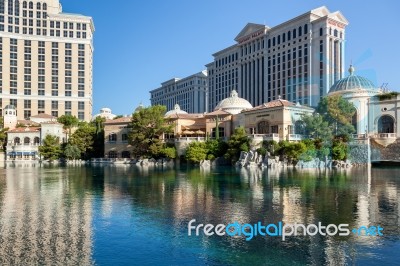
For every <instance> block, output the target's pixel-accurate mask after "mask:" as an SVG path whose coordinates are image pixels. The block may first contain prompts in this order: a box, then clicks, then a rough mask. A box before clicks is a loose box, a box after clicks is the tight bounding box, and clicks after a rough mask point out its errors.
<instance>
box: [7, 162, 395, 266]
mask: <svg viewBox="0 0 400 266" xmlns="http://www.w3.org/2000/svg"><path fill="white" fill-rule="evenodd" d="M399 177H400V170H399V169H376V168H373V169H371V168H369V169H367V168H360V169H353V170H339V171H319V170H309V171H304V170H302V171H297V170H293V169H275V170H270V171H267V170H259V169H251V170H249V169H240V170H236V169H232V168H219V169H212V168H211V169H197V168H178V169H163V170H155V169H154V168H142V167H94V168H87V167H82V168H79V167H78V168H63V169H60V168H55V169H43V168H33V169H29V168H7V169H4V170H0V200H1V210H0V215H1V218H0V219H1V223H0V230H1V235H0V262H8V263H12V264H31V263H40V264H54V263H55V262H61V263H64V264H65V263H66V264H91V263H95V264H96V263H98V264H111V263H116V264H124V263H133V261H134V262H135V263H137V264H149V263H157V264H160V263H161V264H217V265H219V264H223V265H226V264H230V265H241V264H246V265H249V264H271V265H274V264H278V263H279V264H287V265H296V264H299V265H303V264H315V265H322V264H329V263H330V264H333V265H342V264H353V263H357V264H359V263H362V264H368V263H371V261H370V259H371V258H373V259H374V263H394V262H395V261H397V260H396V250H397V249H398V246H399V245H400V242H399V233H400V230H399V225H400V218H399V214H400V205H399V200H400V190H399V187H400V180H399ZM191 219H196V220H197V221H198V223H212V224H215V225H216V224H219V223H223V224H227V223H231V222H235V221H237V222H240V223H256V222H258V221H261V222H263V223H265V224H267V223H277V222H279V221H283V222H285V223H304V224H310V223H318V222H321V223H322V224H324V225H327V224H340V223H347V224H350V228H356V227H359V226H370V225H381V226H382V227H384V234H385V235H384V237H379V238H378V237H359V236H353V235H351V236H349V237H339V236H313V237H292V238H289V239H288V240H287V241H284V242H283V241H282V240H281V239H280V238H273V237H260V236H259V237H256V238H254V239H253V240H251V241H250V242H246V241H245V239H244V238H243V237H234V238H230V237H216V236H213V237H204V236H200V237H188V236H187V223H188V222H189V221H190V220H191ZM114 254H123V256H115V255H114Z"/></svg>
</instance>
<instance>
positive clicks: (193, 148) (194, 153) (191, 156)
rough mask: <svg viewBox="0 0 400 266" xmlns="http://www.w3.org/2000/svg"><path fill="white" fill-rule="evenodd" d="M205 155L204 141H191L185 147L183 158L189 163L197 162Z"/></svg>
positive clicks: (204, 157)
mask: <svg viewBox="0 0 400 266" xmlns="http://www.w3.org/2000/svg"><path fill="white" fill-rule="evenodd" d="M206 157H207V148H206V144H205V143H204V142H198V141H195V142H191V143H189V145H188V147H187V149H186V155H185V158H186V160H187V161H189V162H191V163H199V162H201V161H203V160H205V159H206Z"/></svg>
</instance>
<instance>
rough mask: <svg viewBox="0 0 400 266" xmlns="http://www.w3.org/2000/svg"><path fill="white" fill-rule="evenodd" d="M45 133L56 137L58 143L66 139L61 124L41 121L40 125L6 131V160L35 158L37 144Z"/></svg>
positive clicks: (37, 154) (37, 148)
mask: <svg viewBox="0 0 400 266" xmlns="http://www.w3.org/2000/svg"><path fill="white" fill-rule="evenodd" d="M47 135H53V136H56V137H58V139H59V141H60V143H65V142H66V141H67V134H66V132H65V131H64V129H63V125H62V124H60V123H57V122H43V123H41V124H40V127H25V128H22V127H20V128H15V129H12V130H9V131H8V132H7V146H6V160H11V161H13V160H36V159H38V158H39V146H40V145H41V144H42V141H43V139H44V138H45V137H46V136H47Z"/></svg>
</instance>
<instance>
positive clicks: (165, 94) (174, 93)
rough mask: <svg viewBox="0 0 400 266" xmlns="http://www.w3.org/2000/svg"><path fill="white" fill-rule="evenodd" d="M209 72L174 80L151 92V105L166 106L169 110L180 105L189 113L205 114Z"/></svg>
mask: <svg viewBox="0 0 400 266" xmlns="http://www.w3.org/2000/svg"><path fill="white" fill-rule="evenodd" d="M207 91H208V80H207V71H206V70H204V71H201V72H199V73H196V74H193V75H191V76H188V77H186V78H183V79H179V78H173V79H170V80H168V81H165V82H163V83H161V87H160V88H157V89H155V90H152V91H150V94H151V99H150V100H151V105H165V106H166V107H167V110H172V109H174V106H175V105H176V104H178V105H179V106H180V108H181V109H182V110H185V111H186V112H188V113H204V112H206V107H207V103H206V102H207Z"/></svg>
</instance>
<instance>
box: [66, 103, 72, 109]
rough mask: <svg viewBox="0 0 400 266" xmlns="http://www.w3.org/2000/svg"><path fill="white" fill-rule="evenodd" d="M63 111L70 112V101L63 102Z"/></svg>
mask: <svg viewBox="0 0 400 266" xmlns="http://www.w3.org/2000/svg"><path fill="white" fill-rule="evenodd" d="M65 110H71V101H65Z"/></svg>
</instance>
